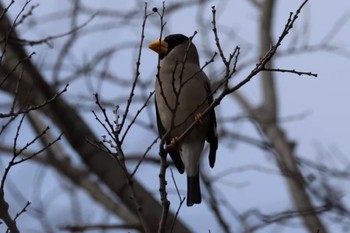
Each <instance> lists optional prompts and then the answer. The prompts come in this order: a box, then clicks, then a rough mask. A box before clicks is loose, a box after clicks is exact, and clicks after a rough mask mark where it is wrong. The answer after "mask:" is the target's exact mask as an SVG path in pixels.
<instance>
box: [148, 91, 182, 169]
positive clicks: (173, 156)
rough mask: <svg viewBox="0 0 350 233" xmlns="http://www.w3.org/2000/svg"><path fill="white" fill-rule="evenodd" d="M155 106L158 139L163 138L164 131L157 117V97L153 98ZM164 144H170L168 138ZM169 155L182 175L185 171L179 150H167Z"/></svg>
mask: <svg viewBox="0 0 350 233" xmlns="http://www.w3.org/2000/svg"><path fill="white" fill-rule="evenodd" d="M155 99H156V101H155V106H156V115H157V126H158V133H159V136H160V137H163V136H164V134H165V133H166V130H165V129H164V126H163V124H162V121H161V120H160V116H159V111H158V106H157V96H155ZM165 142H166V144H169V143H170V140H169V139H168V138H166V139H165ZM168 152H169V155H170V157H171V159H172V160H173V162H174V164H175V167H176V168H177V170H178V171H179V172H180V173H181V174H182V173H184V171H185V167H184V164H183V162H182V160H181V156H180V153H179V150H178V149H176V148H169V150H168Z"/></svg>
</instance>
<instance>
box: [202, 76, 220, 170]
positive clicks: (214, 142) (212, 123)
mask: <svg viewBox="0 0 350 233" xmlns="http://www.w3.org/2000/svg"><path fill="white" fill-rule="evenodd" d="M206 89H207V94H208V101H209V105H210V104H211V103H212V102H213V101H214V98H213V95H212V93H211V87H210V83H209V81H208V82H207V83H206ZM205 139H206V140H207V142H208V143H209V144H210V148H209V165H210V167H211V168H212V167H214V164H215V159H216V150H217V149H218V133H217V126H216V116H215V111H214V109H212V110H211V111H210V113H209V129H208V133H207V137H206V138H205Z"/></svg>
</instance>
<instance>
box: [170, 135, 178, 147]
mask: <svg viewBox="0 0 350 233" xmlns="http://www.w3.org/2000/svg"><path fill="white" fill-rule="evenodd" d="M170 145H171V146H172V147H174V148H178V147H179V145H180V142H179V138H178V137H173V139H171V141H170Z"/></svg>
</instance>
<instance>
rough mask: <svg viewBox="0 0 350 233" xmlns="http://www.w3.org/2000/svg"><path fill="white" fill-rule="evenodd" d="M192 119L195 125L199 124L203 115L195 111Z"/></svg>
mask: <svg viewBox="0 0 350 233" xmlns="http://www.w3.org/2000/svg"><path fill="white" fill-rule="evenodd" d="M194 120H195V122H196V124H197V125H200V124H201V123H202V121H203V115H202V113H197V114H196V115H195V116H194Z"/></svg>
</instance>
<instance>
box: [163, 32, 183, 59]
mask: <svg viewBox="0 0 350 233" xmlns="http://www.w3.org/2000/svg"><path fill="white" fill-rule="evenodd" d="M189 39H190V38H188V37H187V36H185V35H182V34H171V35H169V36H167V37H165V38H164V41H165V42H167V43H168V51H167V53H166V54H164V55H161V57H160V58H161V59H162V58H163V57H165V56H166V55H167V54H168V53H170V51H171V50H172V49H173V48H175V47H176V46H178V45H179V44H182V43H183V42H185V41H188V40H189Z"/></svg>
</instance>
